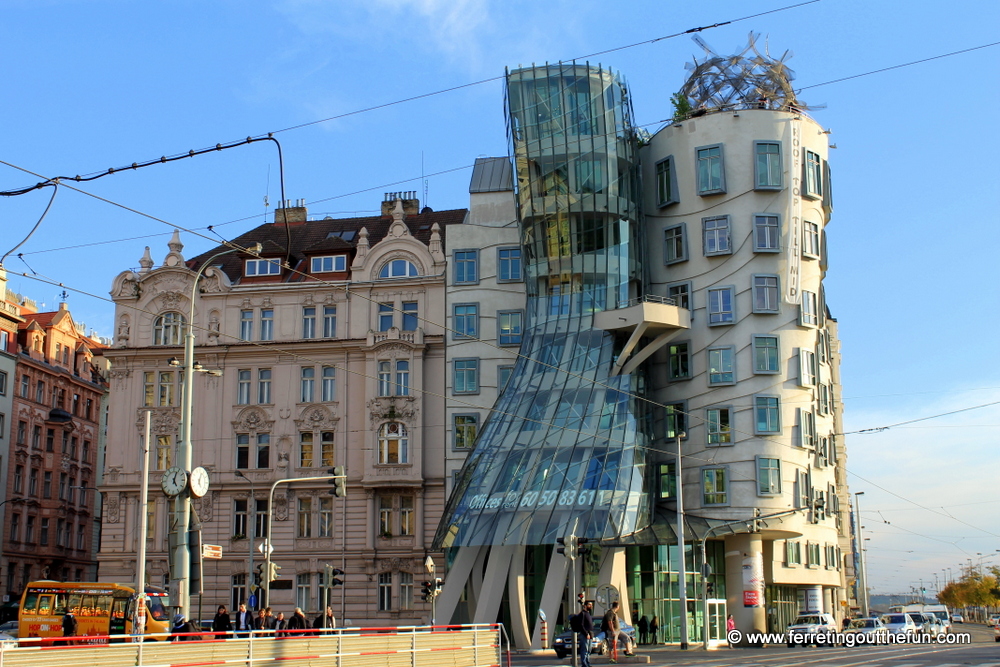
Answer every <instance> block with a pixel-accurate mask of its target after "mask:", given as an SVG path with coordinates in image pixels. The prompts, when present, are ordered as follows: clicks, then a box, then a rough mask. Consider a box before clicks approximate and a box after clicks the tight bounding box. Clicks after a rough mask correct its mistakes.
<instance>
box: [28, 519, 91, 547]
mask: <svg viewBox="0 0 1000 667" xmlns="http://www.w3.org/2000/svg"><path fill="white" fill-rule="evenodd" d="M82 527H83V526H81V528H82ZM24 541H25V542H27V543H28V544H34V542H35V517H34V515H31V514H29V515H28V516H27V519H26V521H25V523H24Z"/></svg>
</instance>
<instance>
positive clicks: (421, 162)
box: [420, 151, 427, 206]
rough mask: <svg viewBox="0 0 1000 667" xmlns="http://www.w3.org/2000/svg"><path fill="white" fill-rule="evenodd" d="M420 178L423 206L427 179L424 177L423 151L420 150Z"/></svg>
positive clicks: (425, 198)
mask: <svg viewBox="0 0 1000 667" xmlns="http://www.w3.org/2000/svg"><path fill="white" fill-rule="evenodd" d="M420 180H421V181H423V182H424V206H427V179H426V178H424V152H423V151H420Z"/></svg>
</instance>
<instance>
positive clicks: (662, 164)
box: [656, 155, 679, 206]
mask: <svg viewBox="0 0 1000 667" xmlns="http://www.w3.org/2000/svg"><path fill="white" fill-rule="evenodd" d="M678 201H679V198H678V197H677V170H676V169H674V156H673V155H668V156H667V157H666V158H665V159H663V160H660V161H659V162H657V163H656V205H657V206H666V205H667V204H676V203H677V202H678Z"/></svg>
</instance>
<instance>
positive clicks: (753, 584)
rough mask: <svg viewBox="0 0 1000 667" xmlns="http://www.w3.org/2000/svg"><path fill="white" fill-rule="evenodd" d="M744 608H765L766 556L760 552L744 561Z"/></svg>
mask: <svg viewBox="0 0 1000 667" xmlns="http://www.w3.org/2000/svg"><path fill="white" fill-rule="evenodd" d="M743 606H744V607H763V606H764V555H763V554H761V553H760V552H757V553H752V554H750V555H749V556H747V557H746V558H744V559H743Z"/></svg>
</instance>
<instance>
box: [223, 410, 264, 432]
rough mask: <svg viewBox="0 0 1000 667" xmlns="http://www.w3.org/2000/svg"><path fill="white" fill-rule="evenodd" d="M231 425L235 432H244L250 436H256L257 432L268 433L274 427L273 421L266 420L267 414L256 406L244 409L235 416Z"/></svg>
mask: <svg viewBox="0 0 1000 667" xmlns="http://www.w3.org/2000/svg"><path fill="white" fill-rule="evenodd" d="M231 423H232V425H233V429H234V430H235V431H237V432H246V433H250V434H251V435H256V434H257V433H258V432H260V433H265V432H270V431H271V429H272V428H273V427H274V420H273V419H268V415H267V413H266V412H265V411H264V410H263V409H262V408H258V407H257V406H252V407H249V408H244V409H243V410H241V411H240V413H239V414H238V415H237V416H236V421H233V422H231Z"/></svg>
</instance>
